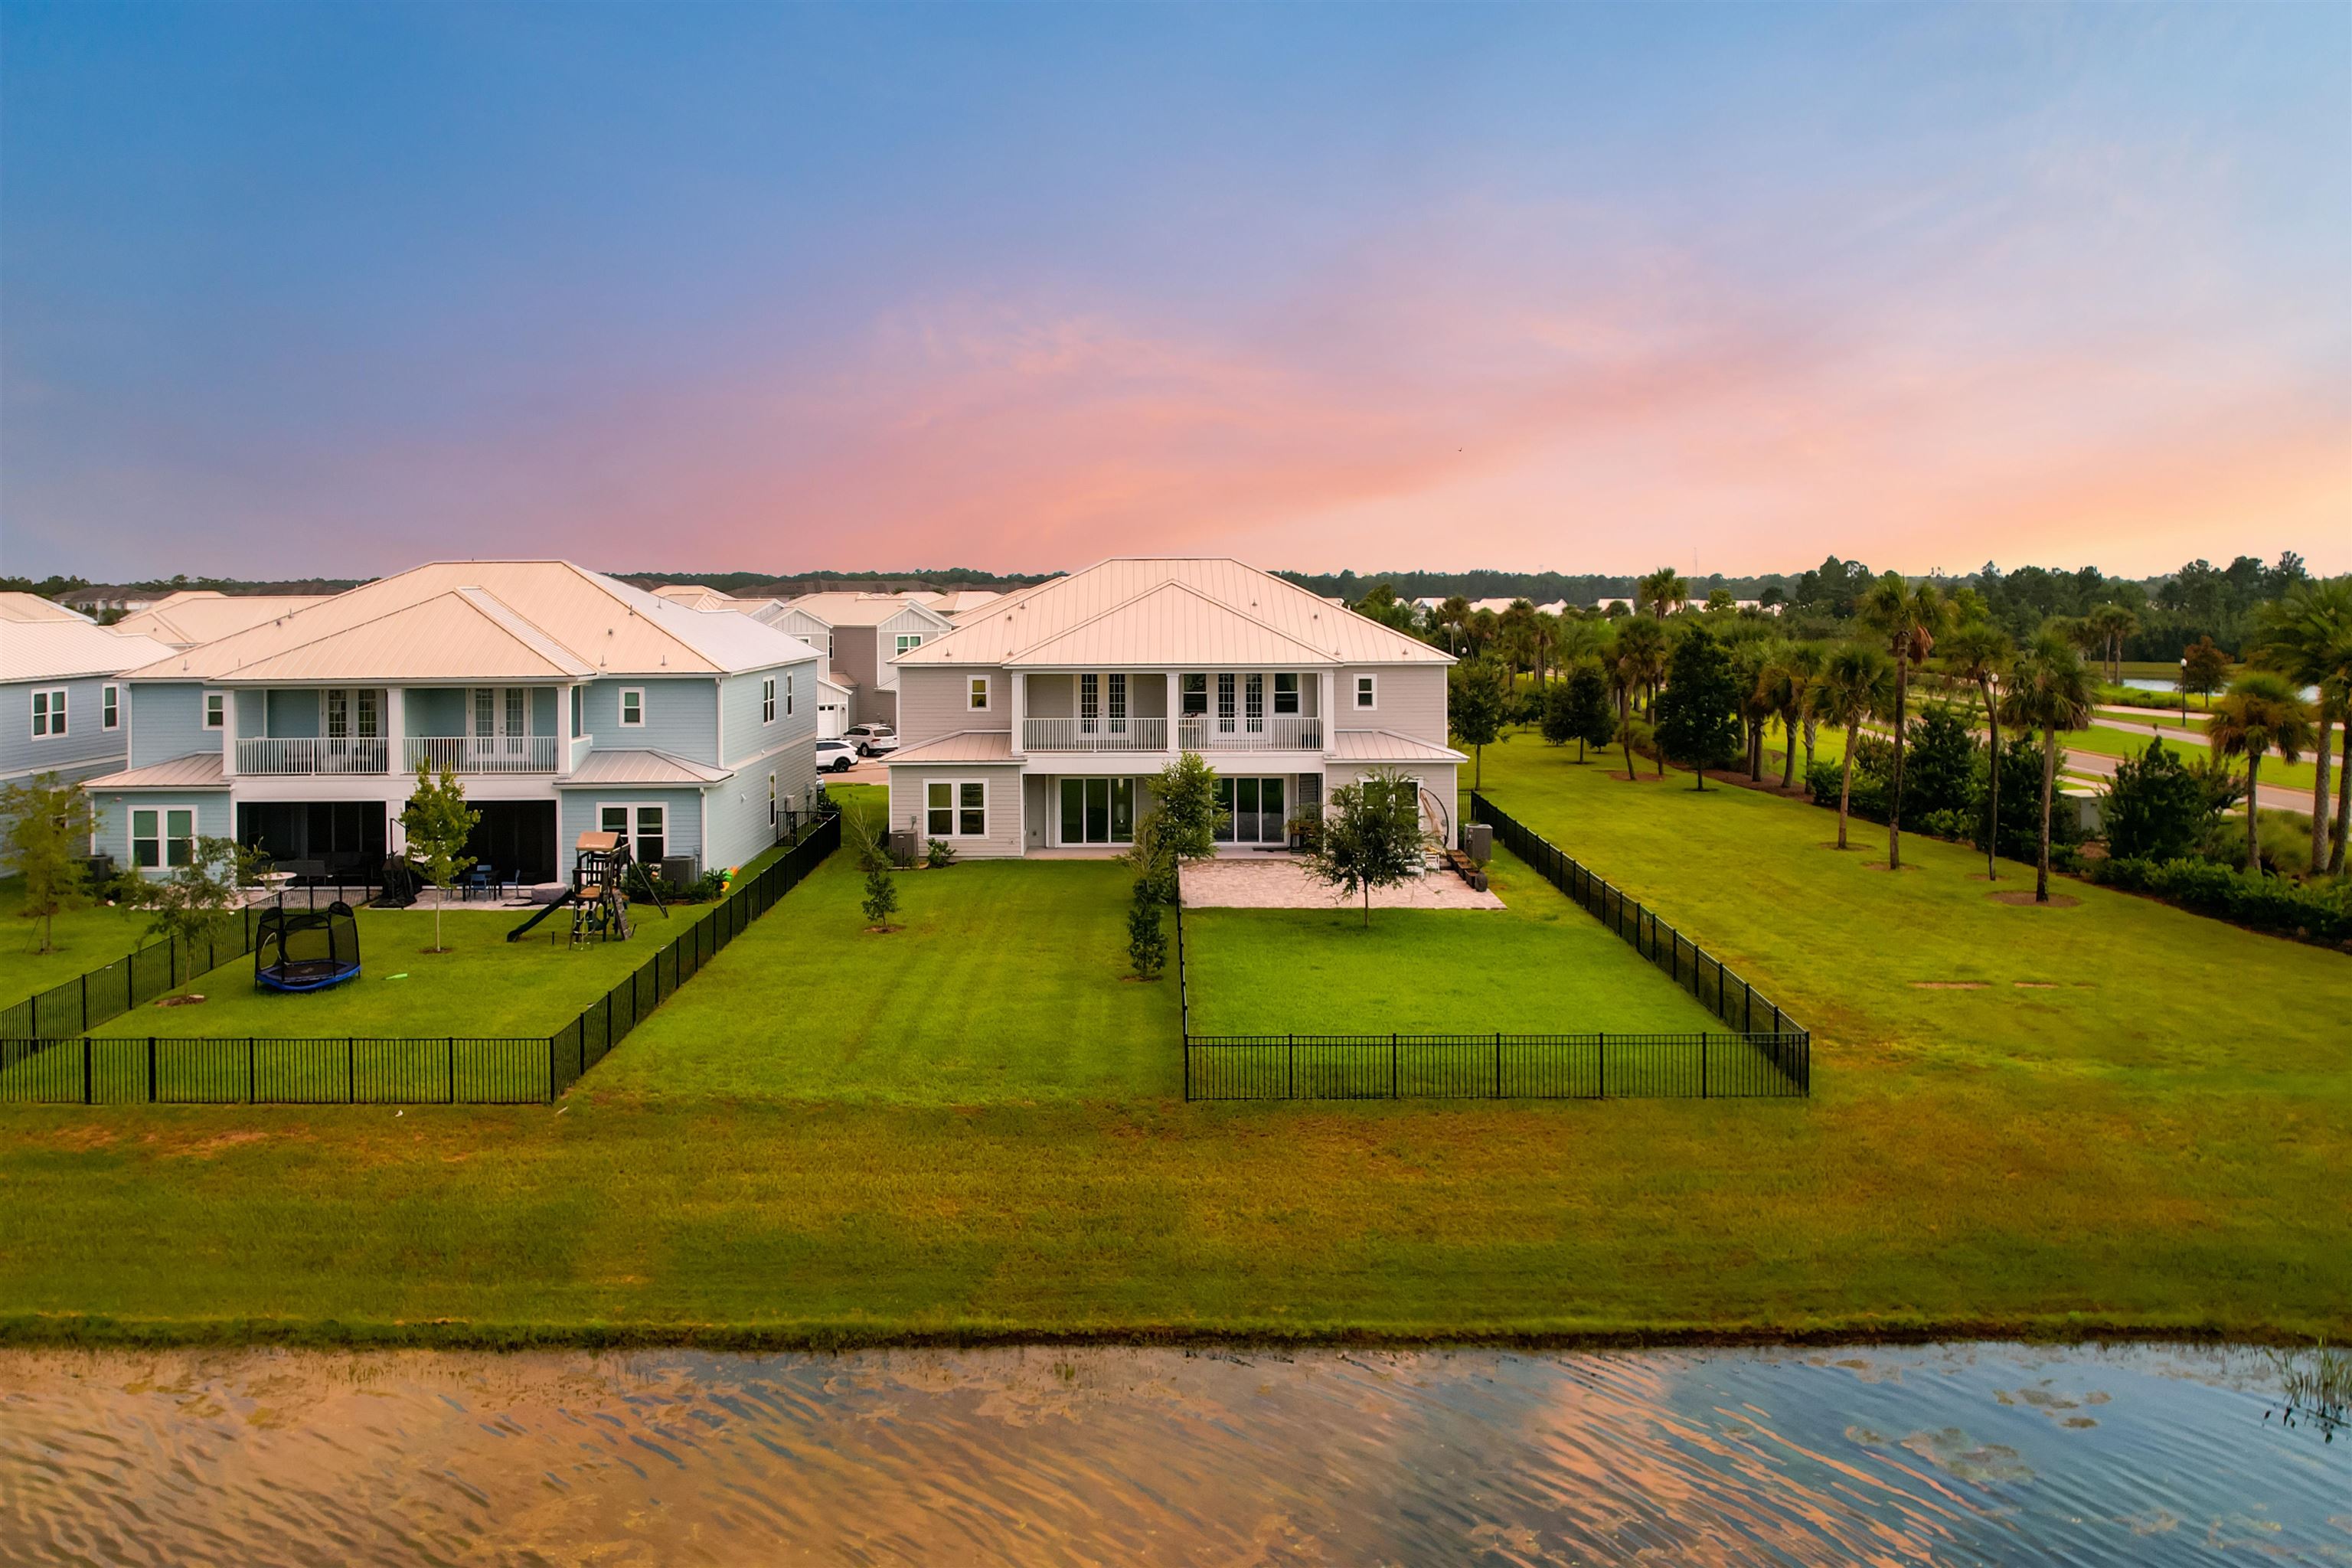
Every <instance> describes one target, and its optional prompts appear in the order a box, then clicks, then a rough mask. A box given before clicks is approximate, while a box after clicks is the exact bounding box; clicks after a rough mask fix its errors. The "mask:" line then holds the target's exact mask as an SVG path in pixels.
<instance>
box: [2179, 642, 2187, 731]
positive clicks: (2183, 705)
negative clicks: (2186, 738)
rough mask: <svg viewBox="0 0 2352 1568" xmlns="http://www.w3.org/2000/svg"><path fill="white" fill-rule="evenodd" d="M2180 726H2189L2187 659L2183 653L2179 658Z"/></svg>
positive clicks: (2184, 727)
mask: <svg viewBox="0 0 2352 1568" xmlns="http://www.w3.org/2000/svg"><path fill="white" fill-rule="evenodd" d="M2180 727H2181V728H2182V729H2184V730H2186V729H2187V728H2189V660H2188V658H2187V657H2186V656H2185V655H2184V656H2183V657H2182V658H2181V660H2180Z"/></svg>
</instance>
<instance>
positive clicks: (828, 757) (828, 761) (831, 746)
mask: <svg viewBox="0 0 2352 1568" xmlns="http://www.w3.org/2000/svg"><path fill="white" fill-rule="evenodd" d="M856 765H857V748H856V747H855V746H853V745H851V744H850V743H849V742H846V741H819V742H817V743H816V771H817V772H819V773H847V772H848V771H849V770H850V769H852V768H854V767H856Z"/></svg>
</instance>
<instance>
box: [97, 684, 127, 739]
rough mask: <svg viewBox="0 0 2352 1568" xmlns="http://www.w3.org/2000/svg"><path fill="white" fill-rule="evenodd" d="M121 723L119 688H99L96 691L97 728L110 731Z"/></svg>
mask: <svg viewBox="0 0 2352 1568" xmlns="http://www.w3.org/2000/svg"><path fill="white" fill-rule="evenodd" d="M121 722H122V693H121V689H120V688H118V687H112V686H101V687H100V688H99V691H98V727H99V728H100V729H101V730H111V729H114V728H116V727H117V726H119V725H120V724H121Z"/></svg>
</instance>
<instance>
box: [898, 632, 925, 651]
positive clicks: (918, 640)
mask: <svg viewBox="0 0 2352 1568" xmlns="http://www.w3.org/2000/svg"><path fill="white" fill-rule="evenodd" d="M922 646H923V639H922V637H920V636H919V635H918V634H916V633H914V632H900V633H899V634H898V651H899V652H900V653H910V652H912V651H913V650H915V649H916V648H919V647H922Z"/></svg>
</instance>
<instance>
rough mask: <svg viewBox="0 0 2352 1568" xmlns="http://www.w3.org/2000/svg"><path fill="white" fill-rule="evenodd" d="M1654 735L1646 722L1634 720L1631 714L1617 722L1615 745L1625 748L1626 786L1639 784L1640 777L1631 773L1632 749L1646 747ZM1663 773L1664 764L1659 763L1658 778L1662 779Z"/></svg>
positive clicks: (1644, 720)
mask: <svg viewBox="0 0 2352 1568" xmlns="http://www.w3.org/2000/svg"><path fill="white" fill-rule="evenodd" d="M1653 735H1654V731H1652V730H1651V728H1650V724H1649V721H1648V720H1646V719H1636V718H1634V717H1633V715H1632V714H1631V713H1628V714H1626V715H1625V716H1624V717H1623V718H1622V719H1619V720H1618V721H1617V743H1618V744H1619V745H1621V746H1622V747H1624V748H1625V782H1626V783H1627V784H1639V783H1640V782H1641V775H1640V774H1638V773H1634V771H1633V748H1634V747H1636V746H1648V745H1649V744H1650V743H1651V741H1652V737H1653ZM1665 772H1666V770H1665V766H1664V763H1661V764H1660V765H1659V767H1658V776H1659V777H1661V778H1663V777H1664V776H1665Z"/></svg>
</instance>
